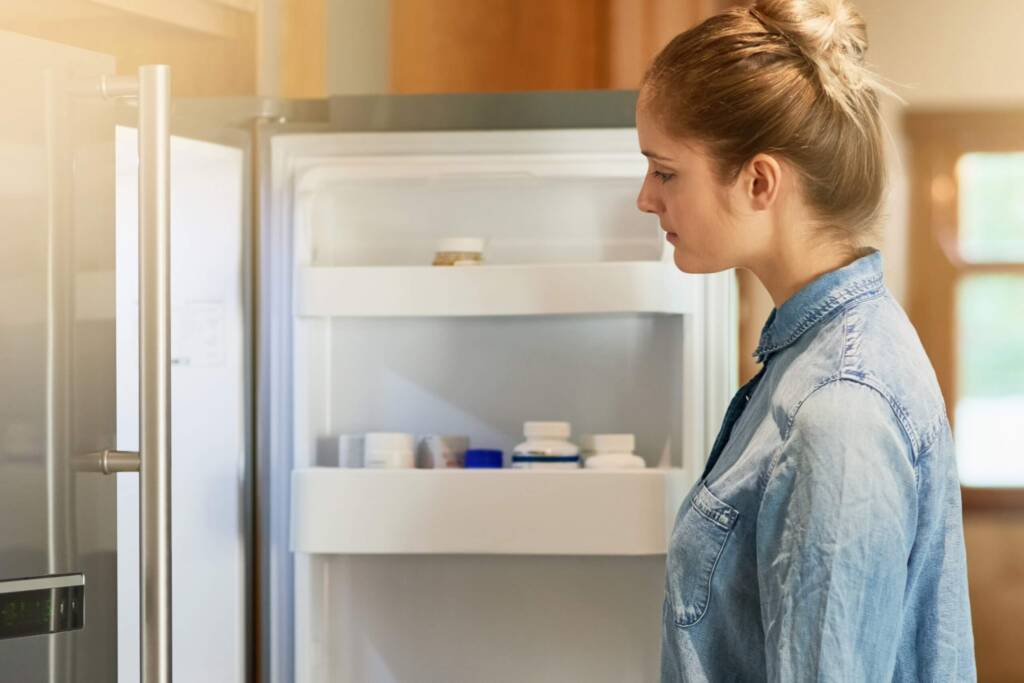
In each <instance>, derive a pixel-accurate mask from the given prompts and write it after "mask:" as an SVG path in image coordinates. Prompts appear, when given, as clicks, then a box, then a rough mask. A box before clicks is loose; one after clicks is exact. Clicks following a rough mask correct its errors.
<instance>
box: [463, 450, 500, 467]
mask: <svg viewBox="0 0 1024 683" xmlns="http://www.w3.org/2000/svg"><path fill="white" fill-rule="evenodd" d="M502 465H503V458H502V452H501V451H498V450H493V449H489V448H471V449H469V450H468V451H466V467H479V468H485V467H486V468H494V467H499V468H500V467H501V466H502Z"/></svg>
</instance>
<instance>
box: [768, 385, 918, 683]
mask: <svg viewBox="0 0 1024 683" xmlns="http://www.w3.org/2000/svg"><path fill="white" fill-rule="evenodd" d="M916 510H917V485H916V477H915V473H914V467H913V463H912V459H911V453H910V447H909V445H908V442H907V439H906V437H905V435H904V433H903V430H902V428H901V427H900V423H899V421H898V420H897V419H896V415H895V413H894V412H893V410H892V408H891V407H890V405H889V403H888V401H886V400H885V399H884V398H883V397H882V396H881V395H880V394H878V393H877V392H876V391H875V390H874V389H872V388H870V387H867V386H865V385H862V384H859V383H856V382H852V381H847V380H839V381H835V382H832V383H831V384H828V385H825V386H824V387H822V388H820V389H818V390H817V391H815V392H814V393H813V394H811V396H810V397H808V398H807V399H806V400H805V401H804V403H803V404H802V405H801V406H800V408H799V409H798V411H797V413H796V416H795V418H794V419H793V422H792V427H791V428H790V431H789V433H788V435H787V437H786V439H785V441H784V442H783V444H782V446H781V447H780V450H779V452H778V453H777V454H776V455H775V457H774V465H773V467H772V469H771V471H770V473H769V475H768V481H767V484H766V485H765V491H764V497H763V498H762V502H761V508H760V511H759V514H758V519H757V532H756V533H757V566H758V582H759V589H760V597H761V617H762V623H763V625H764V637H765V653H766V655H765V656H766V658H767V662H766V667H767V672H768V680H770V681H786V682H787V683H789V682H793V681H883V680H892V675H893V670H894V667H895V660H896V650H897V646H898V644H899V633H900V622H901V614H902V610H903V599H904V591H905V587H906V581H907V563H908V559H909V556H910V550H911V548H912V546H913V542H914V529H915V527H916Z"/></svg>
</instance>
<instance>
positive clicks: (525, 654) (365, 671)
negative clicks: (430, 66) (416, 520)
mask: <svg viewBox="0 0 1024 683" xmlns="http://www.w3.org/2000/svg"><path fill="white" fill-rule="evenodd" d="M274 144H275V148H274V156H275V166H274V168H275V187H276V188H278V191H279V192H280V194H275V197H274V199H275V201H276V202H278V207H277V212H278V213H277V214H276V216H277V220H278V221H279V223H278V229H279V230H281V231H283V232H284V234H285V235H288V234H291V235H293V241H292V243H291V245H290V246H291V248H292V249H293V252H292V258H293V263H294V264H295V266H294V267H295V268H296V269H297V270H296V272H298V273H300V274H301V273H302V271H303V269H313V270H316V269H339V270H345V269H351V268H354V269H355V270H353V271H352V272H355V273H368V272H370V271H374V272H376V273H378V274H382V278H387V277H390V278H393V279H394V282H395V283H396V285H395V287H394V288H393V290H388V291H387V292H383V293H382V292H381V291H374V290H373V289H363V288H360V287H359V284H360V283H359V282H358V281H354V282H353V283H352V285H353V286H354V287H356V290H355V291H358V292H360V293H361V295H362V296H363V297H364V298H365V300H366V301H367V302H369V303H368V304H367V306H366V307H365V308H360V311H365V310H366V309H367V308H370V309H372V307H373V302H375V301H378V302H379V303H380V304H381V306H382V307H383V306H388V305H389V304H390V303H391V302H389V301H387V300H385V299H386V297H389V296H393V295H394V294H393V293H394V292H395V291H397V292H402V290H403V289H405V290H407V289H408V288H407V287H403V286H402V283H403V280H402V278H404V277H408V276H411V275H417V276H418V275H419V274H421V273H423V272H424V271H423V270H422V269H429V268H430V266H429V263H430V260H431V257H432V255H433V251H434V248H435V246H436V243H437V241H438V240H439V239H442V238H444V237H449V236H453V237H457V236H477V237H484V238H486V239H488V247H487V250H486V257H487V261H488V263H489V264H490V265H486V266H480V267H475V268H479V269H478V270H474V271H472V273H470V274H467V275H466V278H467V279H468V280H467V282H466V285H467V286H470V287H472V286H474V284H480V285H481V286H483V285H485V284H486V278H489V277H491V274H492V273H494V272H498V269H501V268H502V267H504V266H511V265H512V264H517V265H519V266H522V265H529V266H533V267H535V268H537V269H539V270H537V271H531V270H530V268H521V269H518V270H515V271H509V272H511V275H509V279H508V280H505V281H503V285H504V286H505V287H506V288H507V287H517V286H521V287H524V288H525V287H529V286H531V282H532V280H533V278H534V276H535V275H540V274H541V273H550V272H552V269H555V270H556V271H557V269H560V268H567V267H571V266H577V265H579V264H596V265H600V266H601V267H609V268H616V269H619V268H621V269H625V272H626V275H627V279H628V277H629V272H631V269H633V268H634V267H637V266H638V264H639V267H643V266H644V264H652V263H653V264H663V265H664V267H665V269H666V272H669V271H670V270H671V269H672V268H673V266H672V264H671V258H670V255H669V253H668V252H667V251H666V249H665V245H664V241H663V239H664V238H663V234H662V232H661V231H660V229H659V228H658V226H657V222H656V219H654V217H652V216H649V215H645V214H641V213H640V212H638V211H637V210H636V208H635V206H634V201H635V193H636V191H637V190H638V189H639V183H640V181H641V178H642V175H643V173H644V172H645V163H644V162H643V160H642V159H641V158H640V157H639V154H638V153H637V151H636V142H635V132H634V131H632V130H629V129H616V130H576V131H514V132H509V131H505V132H458V133H449V132H446V133H391V134H332V135H308V136H287V137H282V138H279V139H275V140H274ZM313 150H315V152H313ZM290 192H294V194H293V195H289V193H290ZM275 237H276V238H277V239H280V238H281V237H280V235H277V236H275ZM360 269H365V270H360ZM449 272H451V271H449ZM566 272H568V271H566ZM637 272H639V268H638V269H637ZM672 272H674V271H672ZM437 277H439V278H445V275H444V274H440V275H437ZM474 277H478V278H480V281H479V283H474V282H473V278H474ZM673 277H678V279H676V280H671V281H669V280H666V282H667V283H668V282H671V283H675V284H676V285H677V286H678V288H679V296H680V297H687V301H688V304H687V306H686V310H688V312H689V313H690V315H678V314H677V310H676V309H675V307H672V310H666V311H665V313H671V314H658V313H656V312H652V311H650V310H648V307H645V306H643V305H642V303H643V302H640V303H641V305H640V306H639V307H638V308H637V309H636V310H623V311H607V312H605V313H603V314H601V315H581V314H575V315H573V314H571V313H572V311H567V310H565V307H564V306H562V307H560V308H559V309H558V310H557V311H553V310H549V309H548V308H547V305H546V302H545V301H544V299H543V298H538V299H537V300H535V301H531V304H532V306H533V308H534V313H535V315H528V314H522V312H521V311H520V309H519V308H518V306H519V304H520V303H521V302H517V303H516V306H511V305H506V304H505V303H502V302H497V301H496V302H495V306H494V310H516V311H518V312H519V313H520V314H518V315H492V314H489V313H488V310H489V309H488V306H487V302H486V301H483V302H480V304H479V308H478V312H479V314H478V315H462V316H457V317H438V316H436V315H435V314H434V313H433V312H434V311H436V310H437V309H438V307H439V306H438V304H439V302H440V306H441V307H442V308H443V303H444V300H445V296H446V294H445V289H444V288H443V287H440V288H437V289H431V290H422V291H412V292H408V291H406V292H405V293H402V294H401V296H402V297H403V310H405V311H406V315H403V316H402V317H375V316H374V315H373V314H372V312H369V313H363V314H361V315H346V312H347V311H345V310H340V311H338V313H337V314H336V315H317V316H308V315H304V314H303V311H302V310H298V311H296V312H295V317H294V336H293V341H292V343H293V346H292V348H291V363H292V370H293V372H294V380H293V391H294V394H293V396H292V400H293V405H292V408H293V415H292V419H293V425H294V428H293V433H292V441H291V448H292V453H291V461H292V465H293V466H294V467H308V466H310V465H315V464H317V462H319V461H322V459H323V458H324V457H325V455H326V453H327V451H328V450H329V444H330V442H331V440H332V439H334V438H335V437H337V436H338V435H339V434H344V433H350V432H356V433H358V432H364V431H367V430H387V431H407V432H413V433H419V434H425V433H454V434H466V435H468V436H470V437H471V439H472V441H473V445H475V446H479V447H499V448H502V449H503V450H505V452H506V453H508V451H509V450H510V449H511V447H512V446H513V445H515V443H517V442H518V441H521V440H522V436H521V430H522V423H523V421H525V420H536V419H554V420H569V421H572V422H573V427H574V436H578V435H579V434H581V433H584V432H609V431H627V432H635V433H636V434H637V437H638V451H639V453H640V454H641V455H643V457H644V458H645V459H646V460H647V462H648V464H649V465H668V464H670V463H671V464H675V465H676V466H679V465H680V459H681V458H682V461H683V463H684V464H685V465H687V467H688V468H689V472H690V476H691V477H692V476H695V471H696V465H697V458H699V457H700V455H699V452H700V450H701V449H702V448H703V443H704V433H703V425H704V420H703V412H702V411H703V409H704V406H703V403H702V399H703V368H702V367H701V359H702V356H703V350H704V347H703V345H702V341H701V340H702V339H703V335H704V327H705V325H706V323H707V321H706V320H705V319H704V309H703V302H704V283H705V281H704V279H701V278H686V277H684V276H682V275H681V274H678V273H675V274H674V275H673ZM516 278H518V281H517V279H516ZM452 281H453V282H454V278H452ZM324 282H327V281H326V280H325V281H324ZM366 282H367V283H370V282H372V280H371V279H367V280H366ZM410 282H411V280H410ZM320 294H321V296H322V298H324V299H330V295H331V293H330V292H329V291H325V292H321V293H320ZM496 296H498V297H501V296H503V293H502V292H501V291H497V292H496ZM417 297H421V298H422V299H423V300H417ZM506 303H507V302H506ZM583 303H584V302H582V301H581V307H580V311H579V312H580V313H583V312H586V311H587V310H593V309H591V308H584V307H583V306H582V304H583ZM555 312H557V313H558V314H557V315H552V313H555ZM566 313H570V314H566ZM720 315H721V316H722V317H723V318H722V319H724V318H725V316H727V315H728V311H721V312H720ZM280 457H282V458H283V457H284V454H281V456H280ZM423 474H424V475H425V476H430V475H431V474H432V473H423ZM438 474H441V473H438ZM510 476H515V474H514V473H510ZM691 480H692V479H691ZM274 502H275V504H276V503H277V500H276V499H275V501H274ZM401 504H402V501H401V500H396V501H395V505H396V506H398V505H401ZM494 504H495V505H505V506H515V505H520V504H521V505H528V504H529V503H528V501H510V500H496V501H494ZM667 512H674V511H667ZM408 513H409V514H416V511H415V509H409V511H408ZM467 514H471V511H467ZM538 531H539V532H540V531H541V530H538ZM278 542H280V538H279V540H278ZM663 585H664V557H663V556H659V555H654V556H646V557H644V556H641V557H614V556H605V557H566V556H558V555H546V556H539V557H534V556H515V555H489V556H473V555H461V556H460V555H430V556H415V555H402V556H374V555H370V556H351V555H305V554H302V553H299V554H296V556H295V579H294V590H295V598H294V599H295V613H294V614H295V616H294V618H295V623H294V634H295V642H294V645H295V656H294V666H295V680H296V681H298V682H299V683H311V682H314V681H315V682H318V683H319V682H326V681H359V680H375V681H406V680H488V681H519V680H524V679H528V680H550V681H564V680H588V681H628V680H635V681H647V680H652V679H654V678H656V676H657V667H658V643H659V638H658V632H659V631H658V629H659V627H660V626H659V625H660V614H661V600H662V595H663Z"/></svg>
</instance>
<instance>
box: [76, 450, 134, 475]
mask: <svg viewBox="0 0 1024 683" xmlns="http://www.w3.org/2000/svg"><path fill="white" fill-rule="evenodd" d="M141 464H142V459H141V458H139V454H138V452H137V451H113V450H109V449H108V450H105V451H97V452H95V453H86V454H84V455H76V456H74V457H73V458H72V459H71V469H73V470H74V471H75V472H96V473H99V474H117V473H118V472H138V471H139V469H140V468H141Z"/></svg>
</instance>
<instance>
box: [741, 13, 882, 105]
mask: <svg viewBox="0 0 1024 683" xmlns="http://www.w3.org/2000/svg"><path fill="white" fill-rule="evenodd" d="M750 14H751V15H752V16H754V17H755V18H756V19H757V20H758V21H760V22H761V23H762V24H763V25H764V26H765V28H766V29H768V30H769V31H774V32H777V33H780V34H782V35H784V36H785V37H786V38H788V39H789V40H790V42H792V43H793V44H794V45H795V46H796V47H797V48H798V49H799V50H800V51H801V52H802V53H803V55H804V56H805V57H806V58H807V59H808V61H809V62H811V64H813V65H814V67H815V68H816V70H817V73H818V76H819V79H820V81H821V85H822V87H823V88H824V90H825V92H826V93H827V94H828V95H829V96H830V97H831V98H832V99H834V100H835V101H836V102H838V103H839V104H840V105H841V106H843V108H844V109H846V108H847V105H849V104H851V100H856V99H859V97H860V96H861V95H862V94H863V92H864V91H871V90H874V89H878V90H883V91H886V92H888V91H887V89H886V88H884V87H883V86H881V84H879V83H878V81H877V79H876V77H875V76H874V74H872V73H871V71H870V70H869V69H868V68H867V67H866V66H865V63H864V55H865V53H866V52H867V50H868V33H867V25H866V24H865V23H864V20H863V19H862V18H861V16H860V13H859V12H857V10H856V9H855V8H854V7H853V6H852V5H851V4H850V3H849V2H848V1H847V0H757V2H755V3H754V5H753V7H751V8H750Z"/></svg>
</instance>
